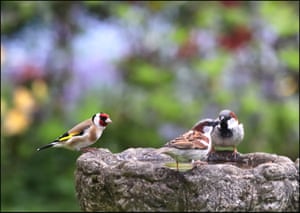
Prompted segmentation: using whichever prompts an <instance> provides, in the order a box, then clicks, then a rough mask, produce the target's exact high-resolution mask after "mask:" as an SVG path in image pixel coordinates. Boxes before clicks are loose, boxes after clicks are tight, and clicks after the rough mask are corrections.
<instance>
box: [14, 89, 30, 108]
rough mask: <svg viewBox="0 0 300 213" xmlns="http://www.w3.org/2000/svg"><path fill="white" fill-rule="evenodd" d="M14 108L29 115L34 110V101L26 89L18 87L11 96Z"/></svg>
mask: <svg viewBox="0 0 300 213" xmlns="http://www.w3.org/2000/svg"><path fill="white" fill-rule="evenodd" d="M13 99H14V104H15V107H16V108H18V109H20V110H22V111H23V112H25V113H27V114H30V113H31V112H32V111H33V110H34V108H35V100H34V98H33V96H32V94H31V93H30V91H29V90H28V89H26V88H25V87H18V88H16V89H15V91H14V95H13Z"/></svg>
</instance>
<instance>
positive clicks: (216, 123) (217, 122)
mask: <svg viewBox="0 0 300 213" xmlns="http://www.w3.org/2000/svg"><path fill="white" fill-rule="evenodd" d="M219 123H220V122H219V121H214V122H213V124H212V126H213V127H215V126H217V125H218V124H219Z"/></svg>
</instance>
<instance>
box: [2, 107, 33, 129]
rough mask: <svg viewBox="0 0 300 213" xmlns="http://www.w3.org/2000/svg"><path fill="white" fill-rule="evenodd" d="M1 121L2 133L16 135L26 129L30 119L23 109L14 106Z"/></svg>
mask: <svg viewBox="0 0 300 213" xmlns="http://www.w3.org/2000/svg"><path fill="white" fill-rule="evenodd" d="M3 123H4V124H3V127H4V131H3V133H4V135H16V134H20V133H22V132H24V131H25V130H26V129H27V127H28V126H29V123H30V120H29V117H27V116H26V115H25V113H24V112H23V111H21V110H20V109H16V108H14V109H11V110H9V111H8V112H7V114H6V116H5V117H4V122H3Z"/></svg>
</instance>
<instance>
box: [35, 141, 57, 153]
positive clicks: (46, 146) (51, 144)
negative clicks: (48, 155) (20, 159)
mask: <svg viewBox="0 0 300 213" xmlns="http://www.w3.org/2000/svg"><path fill="white" fill-rule="evenodd" d="M52 146H54V143H49V144H47V145H45V146H42V147H40V148H37V151H41V150H43V149H47V148H50V147H52Z"/></svg>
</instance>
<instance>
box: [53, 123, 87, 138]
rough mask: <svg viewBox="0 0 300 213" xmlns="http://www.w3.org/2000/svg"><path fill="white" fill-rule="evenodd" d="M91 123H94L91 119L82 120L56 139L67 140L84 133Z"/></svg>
mask: <svg viewBox="0 0 300 213" xmlns="http://www.w3.org/2000/svg"><path fill="white" fill-rule="evenodd" d="M91 125H92V120H91V119H87V120H85V121H82V122H81V123H79V124H77V125H76V126H74V127H73V128H72V129H70V130H69V131H67V132H65V133H64V134H63V135H61V136H59V137H58V139H57V140H56V141H67V140H69V139H70V138H72V137H74V136H79V135H83V134H84V131H85V130H86V129H88V128H90V126H91Z"/></svg>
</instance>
